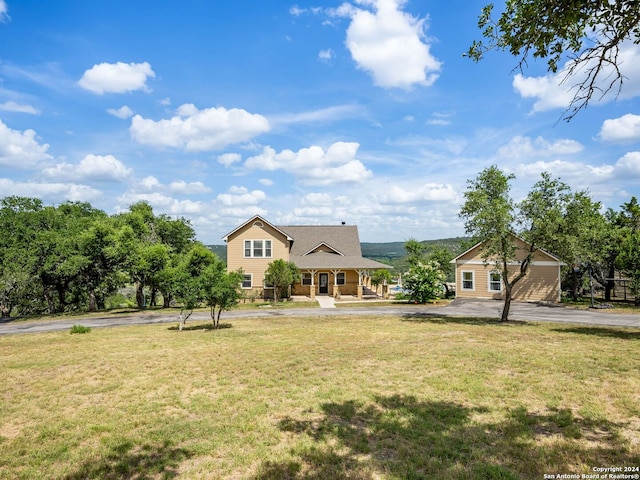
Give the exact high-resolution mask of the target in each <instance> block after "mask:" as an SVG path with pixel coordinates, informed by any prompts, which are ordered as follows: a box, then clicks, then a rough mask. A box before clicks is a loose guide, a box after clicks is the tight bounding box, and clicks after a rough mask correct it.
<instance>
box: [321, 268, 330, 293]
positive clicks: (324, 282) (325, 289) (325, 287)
mask: <svg viewBox="0 0 640 480" xmlns="http://www.w3.org/2000/svg"><path fill="white" fill-rule="evenodd" d="M318 280H319V281H320V288H319V290H318V292H319V293H320V295H322V294H325V295H327V294H328V293H329V274H328V273H321V274H320V277H319V279H318Z"/></svg>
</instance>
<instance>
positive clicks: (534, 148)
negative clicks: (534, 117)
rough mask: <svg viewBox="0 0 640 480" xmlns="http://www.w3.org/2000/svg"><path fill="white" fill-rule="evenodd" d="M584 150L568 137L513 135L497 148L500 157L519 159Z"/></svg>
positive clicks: (579, 144) (571, 153) (567, 153)
mask: <svg viewBox="0 0 640 480" xmlns="http://www.w3.org/2000/svg"><path fill="white" fill-rule="evenodd" d="M583 150H584V146H583V145H582V144H581V143H580V142H576V141H575V140H570V139H560V140H556V141H549V140H546V139H544V138H543V137H537V138H535V139H531V137H524V136H520V135H518V136H515V137H513V138H512V139H511V140H510V141H509V142H508V143H507V144H505V145H503V146H501V147H500V148H499V149H498V152H497V155H498V157H500V158H507V159H520V158H530V157H540V156H544V157H548V156H553V155H573V154H576V153H580V152H581V151H583Z"/></svg>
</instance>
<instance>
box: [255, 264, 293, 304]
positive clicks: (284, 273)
mask: <svg viewBox="0 0 640 480" xmlns="http://www.w3.org/2000/svg"><path fill="white" fill-rule="evenodd" d="M299 279H300V270H299V269H298V267H297V266H296V264H295V263H293V262H285V261H284V260H282V259H278V260H274V261H273V262H271V263H269V265H267V270H266V271H265V273H264V281H265V283H266V284H268V285H273V301H274V302H277V301H278V300H280V299H281V298H283V297H284V296H285V295H286V292H287V290H288V288H289V287H290V286H291V285H293V284H294V283H296V282H297V281H298V280H299Z"/></svg>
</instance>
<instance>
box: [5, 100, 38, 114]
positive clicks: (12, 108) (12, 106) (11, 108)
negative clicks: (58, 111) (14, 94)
mask: <svg viewBox="0 0 640 480" xmlns="http://www.w3.org/2000/svg"><path fill="white" fill-rule="evenodd" d="M0 110H3V111H5V112H18V113H30V114H31V115H40V110H38V109H37V108H35V107H32V106H31V105H22V104H20V103H16V102H14V101H13V100H9V101H8V102H4V103H0Z"/></svg>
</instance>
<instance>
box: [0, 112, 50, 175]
mask: <svg viewBox="0 0 640 480" xmlns="http://www.w3.org/2000/svg"><path fill="white" fill-rule="evenodd" d="M48 149H49V145H48V144H46V143H45V144H43V145H40V144H39V143H38V141H37V139H36V132H35V131H34V130H31V129H27V130H25V131H24V132H20V131H18V130H12V129H11V128H9V127H8V126H7V125H5V124H4V123H3V122H2V120H0V165H2V166H5V167H13V168H25V169H28V168H33V167H35V166H37V165H38V164H39V163H40V162H43V161H46V160H50V159H51V158H52V157H51V155H49V154H48V153H47V150H48Z"/></svg>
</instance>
